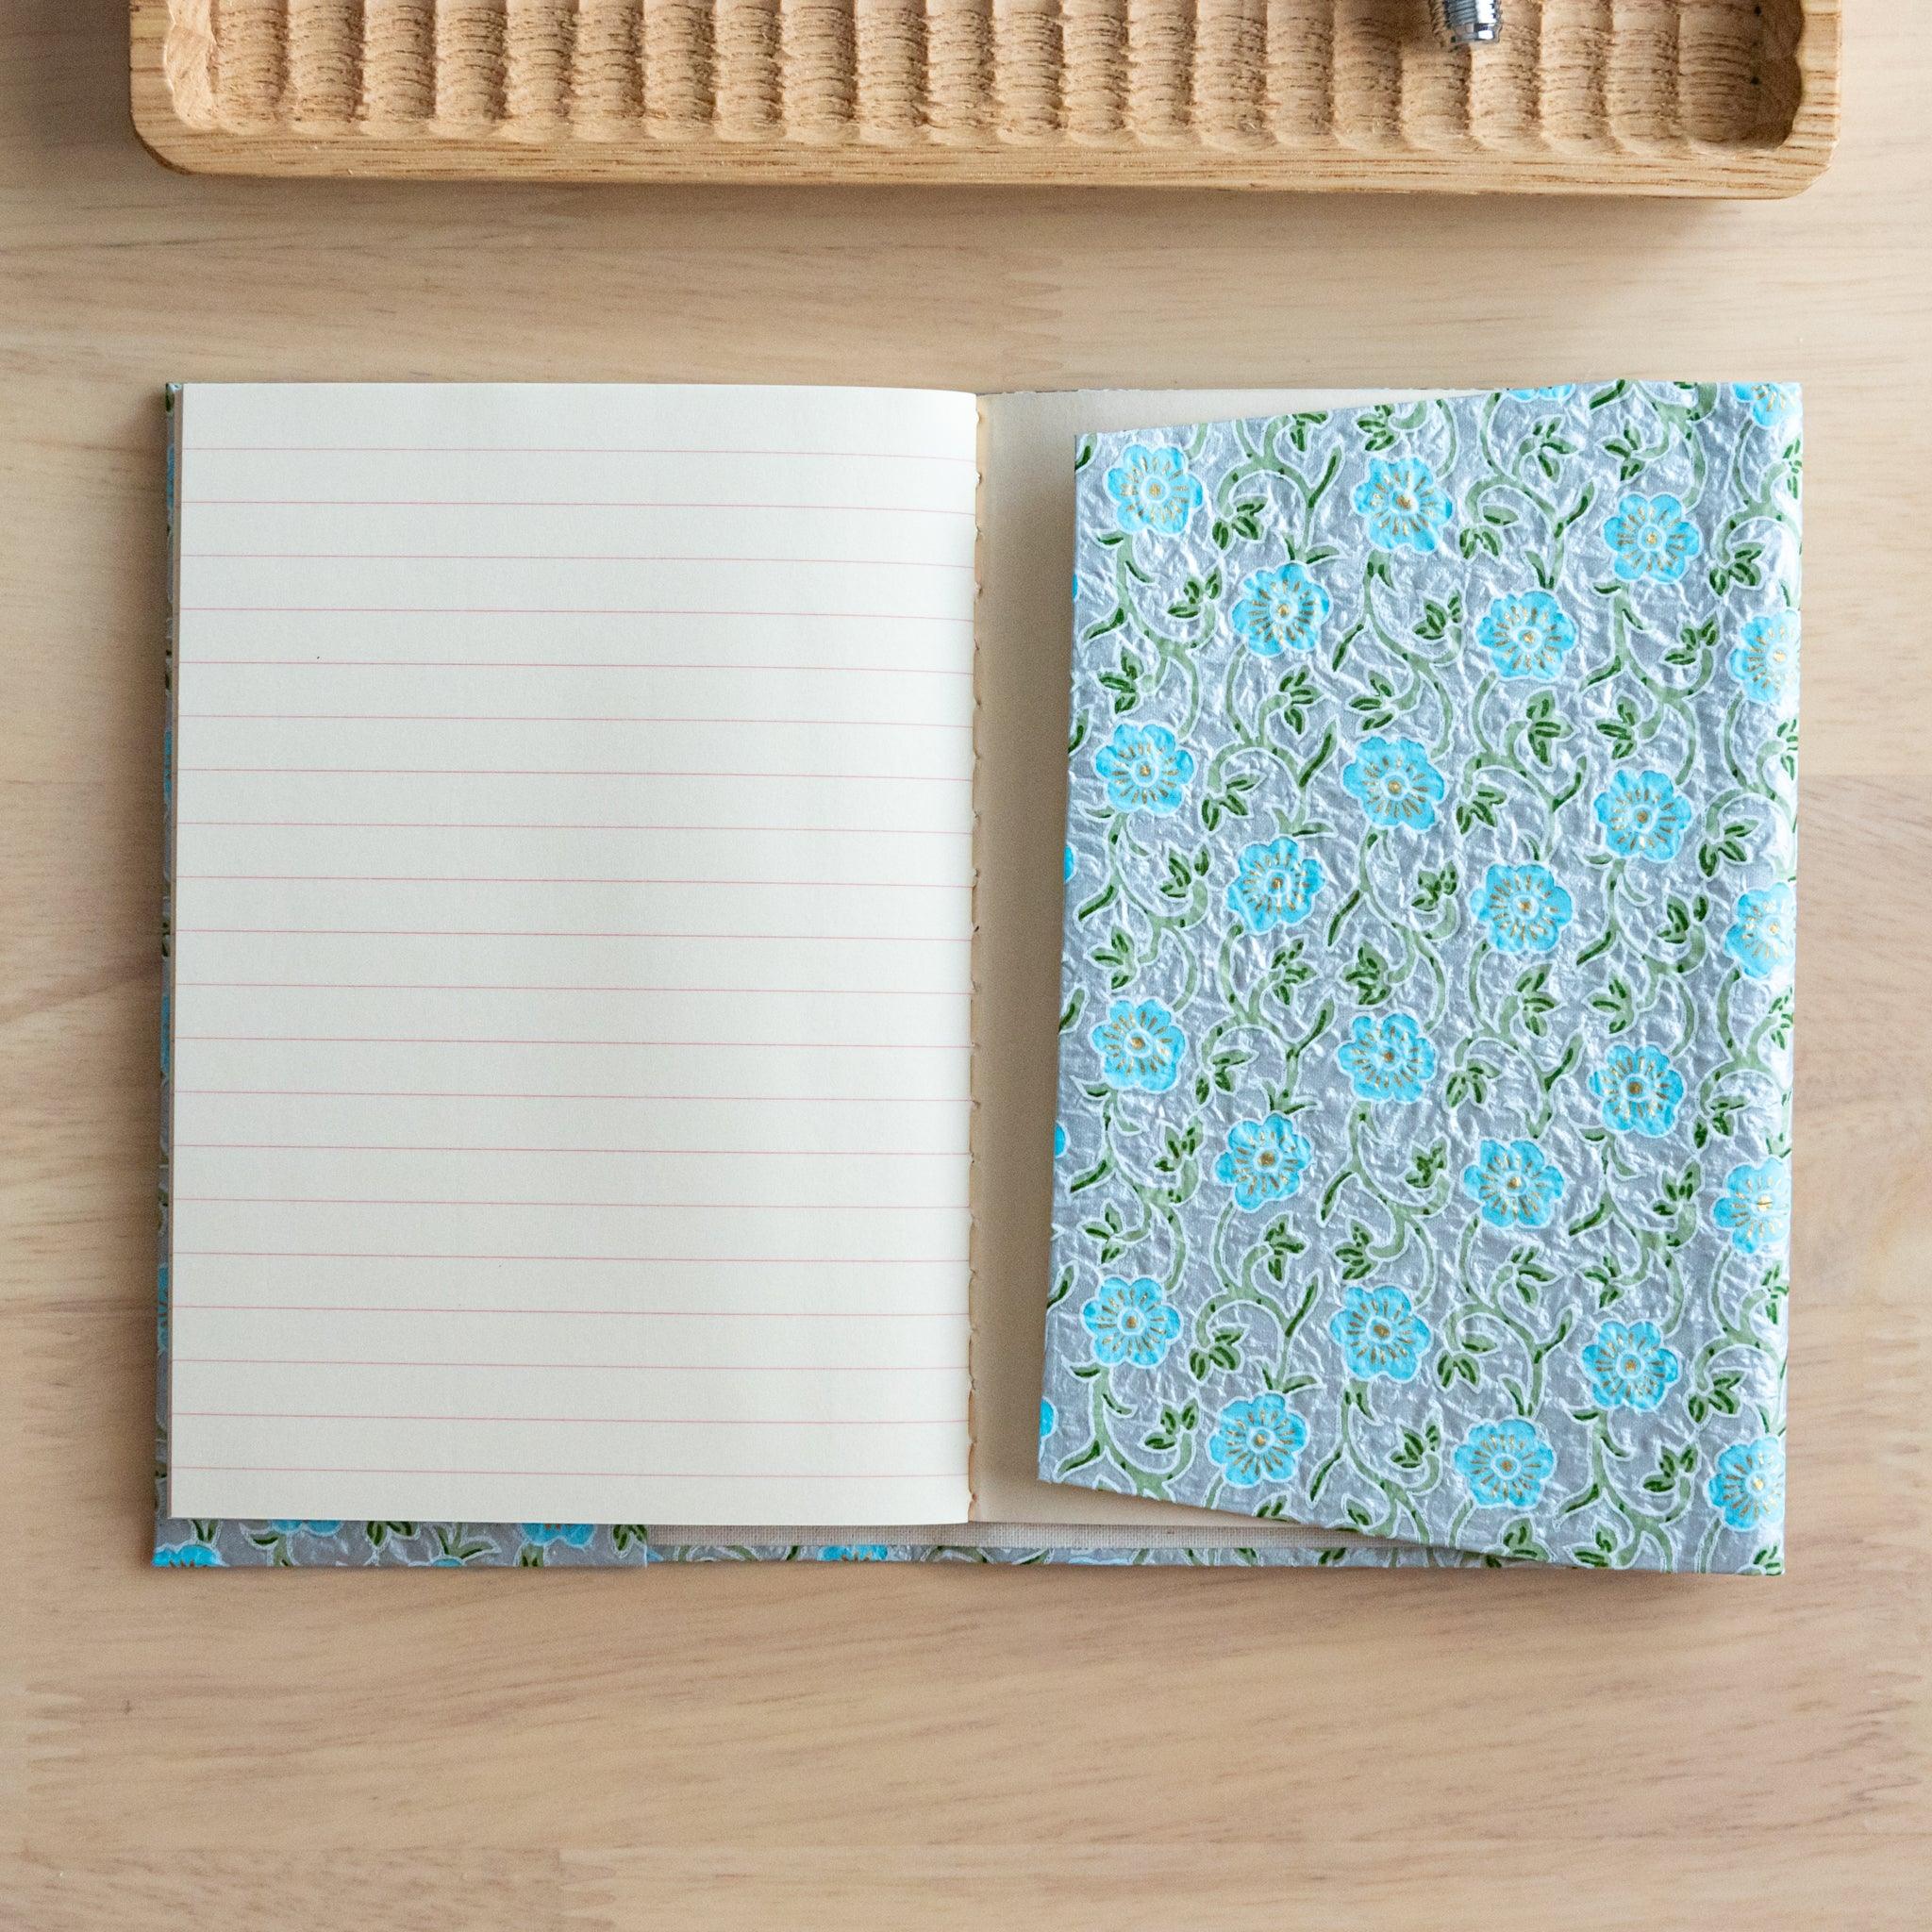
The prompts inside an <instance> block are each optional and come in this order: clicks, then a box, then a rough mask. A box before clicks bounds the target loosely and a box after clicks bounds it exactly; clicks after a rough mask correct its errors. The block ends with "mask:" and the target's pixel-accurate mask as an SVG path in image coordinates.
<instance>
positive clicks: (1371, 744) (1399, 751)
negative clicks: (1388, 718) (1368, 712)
mask: <svg viewBox="0 0 1932 1932" xmlns="http://www.w3.org/2000/svg"><path fill="white" fill-rule="evenodd" d="M1341 782H1342V784H1343V785H1344V786H1345V787H1346V788H1347V789H1348V791H1351V792H1353V793H1354V794H1355V796H1356V797H1357V798H1358V799H1360V800H1361V803H1362V809H1363V810H1364V811H1365V812H1367V813H1368V815H1369V819H1370V822H1371V823H1372V824H1377V825H1403V826H1406V827H1407V829H1408V830H1409V831H1411V832H1424V831H1426V830H1427V829H1428V828H1429V827H1430V826H1431V825H1433V824H1435V823H1436V807H1437V806H1438V805H1439V804H1440V803H1441V798H1442V793H1443V789H1444V788H1443V785H1442V774H1441V773H1440V772H1439V771H1437V769H1436V768H1435V766H1434V765H1432V764H1430V762H1429V759H1428V754H1427V753H1426V752H1424V750H1423V748H1422V746H1421V745H1419V744H1418V743H1417V742H1416V741H1415V740H1414V739H1412V738H1395V739H1389V738H1365V739H1363V740H1362V741H1361V743H1360V745H1359V746H1357V750H1356V755H1355V762H1354V763H1353V764H1351V765H1348V766H1346V767H1345V768H1344V769H1343V771H1342V774H1341Z"/></svg>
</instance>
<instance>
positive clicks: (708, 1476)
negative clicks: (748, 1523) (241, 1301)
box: [169, 1462, 957, 1483]
mask: <svg viewBox="0 0 1932 1932" xmlns="http://www.w3.org/2000/svg"><path fill="white" fill-rule="evenodd" d="M169 1467H170V1468H172V1469H174V1470H175V1471H176V1472H178V1473H192V1474H196V1475H458V1476H505V1477H527V1478H529V1479H531V1480H533V1481H535V1480H542V1481H561V1482H578V1481H598V1480H603V1479H607V1478H608V1480H609V1481H612V1482H626V1483H629V1482H673V1483H675V1482H693V1483H708V1482H734V1483H787V1482H800V1483H879V1482H894V1483H946V1482H952V1481H954V1480H955V1479H956V1475H957V1473H956V1472H954V1471H951V1470H933V1471H930V1472H925V1471H920V1470H916V1469H885V1470H878V1471H876V1472H867V1473H865V1474H858V1475H838V1474H816V1473H811V1472H807V1471H802V1470H796V1469H781V1470H774V1471H771V1472H769V1473H765V1472H758V1471H753V1470H744V1469H730V1470H702V1469H366V1468H361V1467H355V1468H350V1467H345V1466H339V1465H330V1464H324V1463H288V1462H281V1463H271V1462H174V1463H171V1464H170V1465H169Z"/></svg>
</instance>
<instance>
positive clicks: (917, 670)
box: [193, 654, 973, 677]
mask: <svg viewBox="0 0 1932 1932" xmlns="http://www.w3.org/2000/svg"><path fill="white" fill-rule="evenodd" d="M193 661H194V663H195V664H196V665H203V664H228V665H233V664H246V665H253V666H257V667H266V666H271V665H273V666H275V667H276V668H278V669H282V670H296V671H308V670H326V669H330V668H336V667H341V668H347V669H354V670H358V671H738V672H743V673H745V674H746V675H751V676H759V677H761V676H764V675H766V674H768V673H770V672H780V673H784V674H786V675H791V674H792V673H795V672H807V671H810V672H818V671H826V672H842V673H846V674H849V675H852V676H855V677H971V676H972V675H973V673H972V672H971V671H945V670H939V669H936V668H934V667H932V666H929V665H924V664H719V663H716V662H711V663H685V662H676V663H666V662H663V661H662V660H656V661H651V662H644V661H641V660H639V659H636V658H621V659H617V660H615V661H613V660H611V659H609V658H596V659H591V660H587V661H586V660H578V659H574V658H204V657H201V656H200V655H198V654H197V655H196V656H195V658H194V659H193Z"/></svg>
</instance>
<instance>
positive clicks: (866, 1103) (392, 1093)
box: [175, 1087, 975, 1107]
mask: <svg viewBox="0 0 1932 1932" xmlns="http://www.w3.org/2000/svg"><path fill="white" fill-rule="evenodd" d="M175 1093H176V1094H177V1095H180V1094H184V1093H192V1094H197V1095H202V1096H208V1097H215V1096H220V1097H224V1098H236V1097H244V1096H253V1097H256V1098H260V1097H263V1096H270V1097H273V1098H275V1099H277V1100H570V1101H577V1100H618V1101H640V1102H644V1101H648V1102H653V1103H656V1102H662V1101H710V1100H717V1101H725V1102H729V1103H730V1104H731V1105H732V1106H734V1107H737V1106H746V1105H758V1106H761V1107H765V1106H773V1105H777V1106H798V1107H819V1106H824V1105H830V1106H835V1107H838V1106H843V1107H972V1106H974V1105H975V1103H974V1102H973V1101H971V1100H969V1099H966V1098H964V1097H955V1096H953V1095H951V1094H943V1093H906V1094H901V1093H487V1092H486V1093H471V1092H462V1093H457V1092H449V1091H443V1090H441V1089H419V1088H407V1087H405V1088H388V1087H176V1088H175Z"/></svg>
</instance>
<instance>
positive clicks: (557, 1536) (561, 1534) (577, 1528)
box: [517, 1523, 597, 1550]
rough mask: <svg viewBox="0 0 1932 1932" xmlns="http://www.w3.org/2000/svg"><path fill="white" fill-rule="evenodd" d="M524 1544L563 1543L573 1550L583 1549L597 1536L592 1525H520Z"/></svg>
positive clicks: (595, 1529)
mask: <svg viewBox="0 0 1932 1932" xmlns="http://www.w3.org/2000/svg"><path fill="white" fill-rule="evenodd" d="M517 1527H518V1528H519V1529H520V1530H522V1531H523V1533H524V1541H525V1542H526V1543H539V1544H545V1545H547V1544H550V1543H564V1544H566V1545H568V1546H569V1547H570V1548H571V1549H573V1550H581V1549H583V1548H585V1547H586V1546H587V1545H588V1544H589V1542H590V1541H591V1538H592V1537H593V1536H595V1535H596V1534H597V1525H596V1524H594V1523H520V1524H517Z"/></svg>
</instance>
